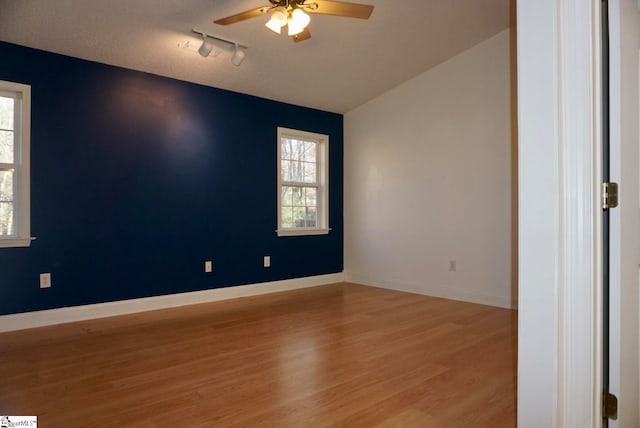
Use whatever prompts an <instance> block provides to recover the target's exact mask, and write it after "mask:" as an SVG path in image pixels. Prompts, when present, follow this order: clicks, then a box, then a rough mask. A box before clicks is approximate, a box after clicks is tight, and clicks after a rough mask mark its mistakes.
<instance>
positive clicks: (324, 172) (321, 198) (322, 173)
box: [276, 127, 331, 236]
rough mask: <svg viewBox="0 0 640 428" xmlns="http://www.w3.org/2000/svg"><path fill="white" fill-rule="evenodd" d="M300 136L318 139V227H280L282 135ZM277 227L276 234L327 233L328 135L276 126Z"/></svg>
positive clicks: (328, 229) (328, 228)
mask: <svg viewBox="0 0 640 428" xmlns="http://www.w3.org/2000/svg"><path fill="white" fill-rule="evenodd" d="M287 135H288V136H291V137H300V138H303V139H304V138H306V139H310V140H315V141H318V143H319V147H318V148H319V150H318V156H319V158H320V161H319V162H318V163H317V165H318V177H319V180H318V207H317V209H318V225H319V226H320V227H293V228H283V227H282V213H281V211H282V210H281V206H282V190H281V189H282V184H283V182H282V174H281V167H280V165H281V162H282V144H281V141H282V137H283V136H287ZM277 145H278V168H277V173H278V189H277V195H278V227H277V229H276V233H277V234H278V236H304V235H327V234H328V233H329V231H330V230H331V228H330V227H329V136H328V135H324V134H317V133H315V132H308V131H300V130H297V129H289V128H283V127H278V140H277Z"/></svg>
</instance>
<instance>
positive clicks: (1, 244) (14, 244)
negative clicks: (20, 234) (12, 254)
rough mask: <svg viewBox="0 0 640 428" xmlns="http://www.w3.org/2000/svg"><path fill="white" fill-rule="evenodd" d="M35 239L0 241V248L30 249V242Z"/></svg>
mask: <svg viewBox="0 0 640 428" xmlns="http://www.w3.org/2000/svg"><path fill="white" fill-rule="evenodd" d="M35 239H36V238H6V239H0V248H19V247H23V248H24V247H30V246H31V241H33V240H35Z"/></svg>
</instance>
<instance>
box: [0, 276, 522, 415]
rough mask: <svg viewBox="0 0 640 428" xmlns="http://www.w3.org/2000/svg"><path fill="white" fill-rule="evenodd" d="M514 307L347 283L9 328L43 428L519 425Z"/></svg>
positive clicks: (1, 408)
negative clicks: (101, 317) (37, 325)
mask: <svg viewBox="0 0 640 428" xmlns="http://www.w3.org/2000/svg"><path fill="white" fill-rule="evenodd" d="M516 326H517V317H516V313H515V311H510V310H506V309H499V308H492V307H488V306H482V305H475V304H470V303H465V302H455V301H450V300H445V299H438V298H433V297H427V296H419V295H415V294H409V293H401V292H396V291H390V290H384V289H379V288H373V287H365V286H360V285H355V284H348V283H341V284H334V285H329V286H322V287H315V288H308V289H303V290H294V291H288V292H283V293H275V294H270V295H263V296H254V297H246V298H239V299H234V300H229V301H224V302H214V303H207V304H201V305H193V306H189V307H182V308H173V309H167V310H160V311H153V312H147V313H142V314H134V315H126V316H121V317H114V318H107V319H98V320H91V321H83V322H79V323H73V324H66V325H58V326H51V327H43V328H38V329H31V330H23V331H17V332H8V333H2V334H0V358H1V359H2V360H1V361H2V364H1V365H0V378H1V379H2V380H3V382H2V383H0V414H14V415H20V414H22V415H37V416H38V417H39V419H38V422H39V424H40V426H43V427H58V426H69V427H84V426H87V427H103V426H104V427H107V426H131V427H139V428H156V427H161V426H167V425H173V424H176V425H181V426H189V427H212V426H215V427H263V426H264V427H273V426H278V427H324V426H334V427H340V426H344V427H380V428H388V427H409V428H410V427H429V426H433V427H444V426H446V427H468V426H473V427H483V426H486V427H514V426H515V403H516V401H515V385H516V383H515V382H516V377H515V373H516V371H515V367H516V366H515V364H516V354H515V352H516V344H517V342H516V338H517V334H516Z"/></svg>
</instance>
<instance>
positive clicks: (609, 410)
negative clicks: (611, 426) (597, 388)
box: [602, 392, 618, 421]
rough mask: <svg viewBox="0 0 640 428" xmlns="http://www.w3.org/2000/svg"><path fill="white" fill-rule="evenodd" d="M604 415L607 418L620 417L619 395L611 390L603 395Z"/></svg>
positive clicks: (614, 418)
mask: <svg viewBox="0 0 640 428" xmlns="http://www.w3.org/2000/svg"><path fill="white" fill-rule="evenodd" d="M602 416H604V417H605V418H607V419H613V420H614V421H615V420H616V419H618V397H616V396H615V395H613V394H612V393H610V392H605V393H604V395H603V396H602Z"/></svg>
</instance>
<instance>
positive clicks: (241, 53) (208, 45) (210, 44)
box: [191, 18, 286, 66]
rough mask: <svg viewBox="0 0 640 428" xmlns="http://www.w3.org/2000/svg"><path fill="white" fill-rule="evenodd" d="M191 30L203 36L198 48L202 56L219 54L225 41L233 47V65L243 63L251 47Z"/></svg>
mask: <svg viewBox="0 0 640 428" xmlns="http://www.w3.org/2000/svg"><path fill="white" fill-rule="evenodd" d="M285 19H286V18H285ZM285 22H286V21H285ZM191 31H193V32H194V33H196V34H200V35H201V36H202V45H201V46H200V48H199V49H198V53H199V54H200V55H201V56H203V57H205V58H206V57H208V56H209V54H211V51H214V52H216V55H217V54H218V53H220V49H219V48H218V46H219V45H220V43H224V44H225V45H230V46H232V47H233V54H232V56H231V63H232V64H233V65H236V66H237V65H240V64H242V61H244V58H245V56H246V53H245V51H246V50H247V49H249V48H248V47H247V46H245V45H243V44H241V43H238V42H235V41H233V40H227V39H223V38H222V37H218V36H214V35H211V34H208V33H206V32H204V31H200V30H198V29H195V28H194V29H193V30H191ZM216 42H217V44H218V46H215V44H214V43H216Z"/></svg>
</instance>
